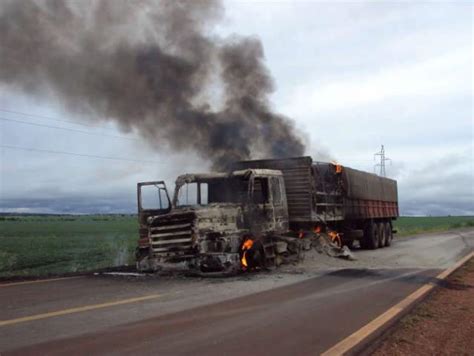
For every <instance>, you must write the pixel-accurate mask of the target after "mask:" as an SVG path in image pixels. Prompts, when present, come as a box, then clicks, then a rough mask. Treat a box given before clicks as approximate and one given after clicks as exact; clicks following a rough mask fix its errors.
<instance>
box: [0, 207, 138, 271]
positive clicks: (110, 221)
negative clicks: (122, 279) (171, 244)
mask: <svg viewBox="0 0 474 356" xmlns="http://www.w3.org/2000/svg"><path fill="white" fill-rule="evenodd" d="M137 231H138V225H137V219H136V217H135V216H122V215H112V216H103V215H101V216H20V217H11V216H5V217H1V218H0V277H8V276H26V275H48V274H62V273H71V272H78V271H86V270H93V269H98V268H105V267H111V266H119V265H124V264H128V263H133V258H134V255H133V253H134V249H135V244H136V239H137Z"/></svg>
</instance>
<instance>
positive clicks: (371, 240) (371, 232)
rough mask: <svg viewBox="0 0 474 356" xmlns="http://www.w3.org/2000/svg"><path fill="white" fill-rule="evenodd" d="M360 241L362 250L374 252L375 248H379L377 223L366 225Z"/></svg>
mask: <svg viewBox="0 0 474 356" xmlns="http://www.w3.org/2000/svg"><path fill="white" fill-rule="evenodd" d="M362 241H364V242H363V243H362V244H361V246H362V247H363V248H368V249H370V250H375V249H376V248H377V247H379V228H378V224H377V223H374V222H370V223H369V224H368V225H367V228H366V230H365V234H364V238H363V239H362ZM362 241H361V242H362Z"/></svg>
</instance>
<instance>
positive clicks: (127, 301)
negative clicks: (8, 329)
mask: <svg viewBox="0 0 474 356" xmlns="http://www.w3.org/2000/svg"><path fill="white" fill-rule="evenodd" d="M161 296H162V295H161V294H152V295H147V296H144V297H137V298H129V299H123V300H117V301H114V302H107V303H102V304H93V305H85V306H82V307H77V308H70V309H64V310H58V311H54V312H50V313H44V314H36V315H31V316H25V317H23V318H16V319H10V320H0V327H2V326H6V325H12V324H18V323H24V322H27V321H33V320H39V319H47V318H53V317H56V316H61V315H67V314H74V313H81V312H85V311H89V310H95V309H102V308H109V307H113V306H116V305H122V304H130V303H137V302H141V301H144V300H150V299H156V298H159V297H161Z"/></svg>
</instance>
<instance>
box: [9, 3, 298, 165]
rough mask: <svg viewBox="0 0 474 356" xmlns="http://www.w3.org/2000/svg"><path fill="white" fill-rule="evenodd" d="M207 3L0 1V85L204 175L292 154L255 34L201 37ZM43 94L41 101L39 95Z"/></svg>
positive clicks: (291, 132)
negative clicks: (204, 167) (99, 121)
mask: <svg viewBox="0 0 474 356" xmlns="http://www.w3.org/2000/svg"><path fill="white" fill-rule="evenodd" d="M222 16H223V7H222V5H221V3H220V2H218V1H200V0H192V1H191V0H187V1H175V0H169V1H143V0H142V1H138V0H137V1H130V0H129V1H121V0H113V1H105V0H104V1H99V0H81V1H72V0H71V1H65V0H38V1H33V0H31V1H27V0H11V1H9V0H2V1H1V3H0V50H1V53H0V83H2V84H3V85H7V86H11V87H13V88H15V89H20V90H22V91H25V92H27V93H28V94H31V95H34V96H42V95H46V94H45V93H53V94H54V95H55V96H57V97H58V98H59V99H60V100H61V102H62V103H63V104H64V105H65V107H66V108H67V109H68V110H69V111H71V112H74V113H79V114H81V115H93V116H95V117H101V118H103V119H104V120H113V121H116V122H117V123H119V125H120V127H121V128H122V129H123V130H125V131H131V130H136V131H137V132H138V133H139V134H140V135H141V136H142V137H143V138H144V139H145V141H146V142H147V143H149V144H150V145H152V146H154V147H157V148H158V147H163V145H164V144H165V145H166V146H168V147H170V148H172V149H176V150H179V151H190V150H192V151H195V152H196V153H197V154H199V155H200V156H201V157H203V158H204V159H208V160H210V161H212V163H213V166H214V168H225V166H226V165H228V163H229V162H232V161H234V160H239V159H249V158H256V157H285V156H297V155H301V154H303V153H304V150H305V148H304V144H303V142H302V140H301V138H300V137H299V135H297V134H296V132H295V129H294V127H293V122H292V121H291V120H290V119H288V118H286V117H284V116H282V115H279V114H277V113H275V112H273V111H272V109H271V107H270V104H269V95H270V94H271V93H272V92H273V90H274V84H273V81H272V78H271V75H270V73H269V72H268V70H267V68H266V66H265V63H264V52H263V48H262V45H261V43H260V41H259V40H258V39H256V38H248V37H239V36H232V37H230V38H220V37H217V36H216V35H212V34H211V33H212V31H211V30H212V26H213V25H214V24H215V23H216V22H217V21H218V20H219V19H220V18H222ZM48 95H50V94H48Z"/></svg>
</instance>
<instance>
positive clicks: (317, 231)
mask: <svg viewBox="0 0 474 356" xmlns="http://www.w3.org/2000/svg"><path fill="white" fill-rule="evenodd" d="M313 231H314V233H315V234H319V233H320V232H321V226H319V225H316V226H315V227H314V229H313Z"/></svg>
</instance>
